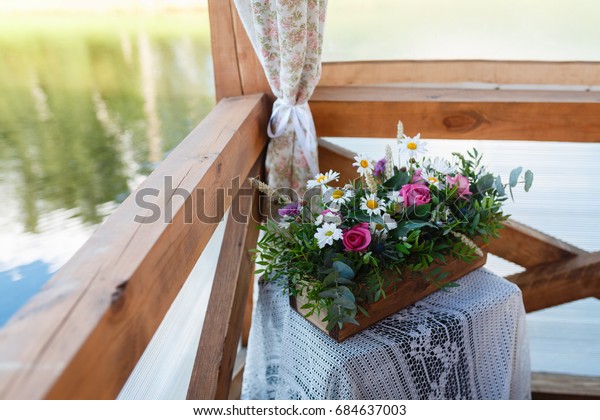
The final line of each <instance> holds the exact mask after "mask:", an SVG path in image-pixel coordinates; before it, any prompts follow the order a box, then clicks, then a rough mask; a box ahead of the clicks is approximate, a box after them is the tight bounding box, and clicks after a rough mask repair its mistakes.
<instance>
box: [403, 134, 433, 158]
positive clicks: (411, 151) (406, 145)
mask: <svg viewBox="0 0 600 420" xmlns="http://www.w3.org/2000/svg"><path fill="white" fill-rule="evenodd" d="M398 143H399V144H398V152H399V153H400V157H402V156H406V160H408V159H410V158H416V157H417V155H418V154H419V153H426V152H427V142H424V141H422V140H421V133H419V134H417V135H416V136H415V137H407V136H406V137H404V138H402V139H399V142H398Z"/></svg>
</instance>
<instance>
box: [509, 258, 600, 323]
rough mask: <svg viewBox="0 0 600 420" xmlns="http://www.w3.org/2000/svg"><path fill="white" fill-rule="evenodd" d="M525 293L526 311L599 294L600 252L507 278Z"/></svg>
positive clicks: (540, 266) (531, 269) (535, 268)
mask: <svg viewBox="0 0 600 420" xmlns="http://www.w3.org/2000/svg"><path fill="white" fill-rule="evenodd" d="M507 278H508V280H510V281H512V282H513V283H515V284H516V285H517V286H519V288H520V289H521V291H522V293H523V303H524V304H525V310H526V311H527V312H532V311H537V310H539V309H544V308H548V307H550V306H556V305H560V304H561V303H566V302H571V301H574V300H578V299H583V298H586V297H591V296H596V295H597V294H598V293H600V252H593V253H586V254H581V255H578V256H576V257H573V258H570V259H567V260H562V261H557V262H554V263H549V264H542V265H539V266H537V267H533V268H530V269H528V270H527V271H524V272H522V273H518V274H513V275H511V276H508V277H507Z"/></svg>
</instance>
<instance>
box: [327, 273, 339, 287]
mask: <svg viewBox="0 0 600 420" xmlns="http://www.w3.org/2000/svg"><path fill="white" fill-rule="evenodd" d="M338 277H339V273H338V272H337V271H335V270H334V271H333V272H331V273H329V274H328V275H327V276H325V278H324V279H323V286H325V287H328V286H331V285H332V284H334V283H335V282H336V280H337V279H338Z"/></svg>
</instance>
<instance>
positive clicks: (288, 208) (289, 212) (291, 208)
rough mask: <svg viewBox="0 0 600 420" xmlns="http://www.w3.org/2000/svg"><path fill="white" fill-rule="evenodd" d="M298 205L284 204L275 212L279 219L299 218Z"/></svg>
mask: <svg viewBox="0 0 600 420" xmlns="http://www.w3.org/2000/svg"><path fill="white" fill-rule="evenodd" d="M300 208H301V207H300V204H299V203H290V204H286V205H285V206H284V207H283V208H282V209H279V210H277V212H278V213H279V215H280V216H281V217H286V216H287V217H296V216H300Z"/></svg>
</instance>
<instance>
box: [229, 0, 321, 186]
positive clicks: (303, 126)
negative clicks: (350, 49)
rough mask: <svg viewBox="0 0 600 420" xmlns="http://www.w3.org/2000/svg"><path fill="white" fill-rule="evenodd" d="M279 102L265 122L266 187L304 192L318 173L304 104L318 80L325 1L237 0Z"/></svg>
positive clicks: (313, 135) (314, 139)
mask: <svg viewBox="0 0 600 420" xmlns="http://www.w3.org/2000/svg"><path fill="white" fill-rule="evenodd" d="M235 4H236V6H237V8H238V11H239V14H240V17H241V19H242V22H243V23H244V27H245V28H246V31H247V32H248V35H249V37H250V39H251V41H252V44H253V45H254V49H255V50H256V53H257V54H258V57H259V58H260V61H261V63H262V66H263V69H264V70H265V74H266V76H267V79H268V81H269V84H270V86H271V89H272V90H273V93H274V94H275V96H276V97H277V100H276V101H275V104H274V105H273V113H272V115H271V120H270V122H269V128H268V133H269V137H271V142H270V144H269V149H268V151H267V160H266V167H267V172H268V183H269V184H270V185H271V186H272V187H274V188H280V187H291V188H293V189H294V190H296V191H304V189H305V185H306V182H307V181H308V180H309V179H311V178H313V177H314V176H315V175H316V173H317V172H318V170H319V168H318V156H317V137H316V131H315V125H314V122H313V118H312V114H311V112H310V109H309V107H308V100H309V98H310V96H311V95H312V93H313V91H314V88H315V86H316V85H317V83H318V81H319V78H320V76H321V51H322V46H323V29H324V23H325V11H326V8H327V0H235Z"/></svg>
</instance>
